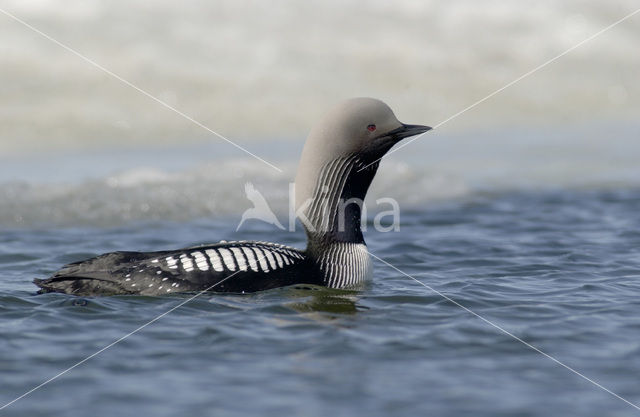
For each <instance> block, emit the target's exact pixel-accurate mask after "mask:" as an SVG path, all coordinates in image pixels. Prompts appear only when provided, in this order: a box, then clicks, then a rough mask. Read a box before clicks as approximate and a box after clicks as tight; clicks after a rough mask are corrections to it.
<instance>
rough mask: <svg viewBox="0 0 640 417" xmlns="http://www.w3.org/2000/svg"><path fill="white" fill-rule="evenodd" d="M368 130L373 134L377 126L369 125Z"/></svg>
mask: <svg viewBox="0 0 640 417" xmlns="http://www.w3.org/2000/svg"><path fill="white" fill-rule="evenodd" d="M367 130H368V131H369V132H373V131H374V130H376V125H369V126H367Z"/></svg>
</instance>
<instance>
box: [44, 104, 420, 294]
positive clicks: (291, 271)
mask: <svg viewBox="0 0 640 417" xmlns="http://www.w3.org/2000/svg"><path fill="white" fill-rule="evenodd" d="M430 129H431V128H430V127H428V126H421V125H407V124H403V123H401V122H399V121H398V119H396V116H395V115H394V113H393V111H392V110H391V109H390V108H389V106H387V105H386V104H385V103H384V102H382V101H380V100H377V99H373V98H353V99H349V100H345V101H343V102H342V103H339V104H338V105H337V106H335V107H334V108H333V109H332V110H330V111H329V112H328V113H327V114H326V115H325V116H324V118H322V120H321V121H320V123H318V124H317V125H316V126H315V127H314V128H313V129H312V130H311V133H310V134H309V137H308V138H307V141H306V143H305V145H304V148H303V151H302V156H301V159H300V162H299V166H298V171H297V174H296V179H295V200H296V204H295V208H296V215H297V216H298V219H299V220H300V221H301V223H302V224H303V226H304V229H305V231H306V234H307V248H306V250H299V249H296V248H293V247H289V246H285V245H280V244H276V243H268V242H253V241H232V242H226V241H221V242H220V243H217V244H210V245H202V246H194V247H189V248H185V249H180V250H168V251H157V252H112V253H107V254H103V255H100V256H97V257H95V258H91V259H88V260H85V261H80V262H75V263H71V264H68V265H66V266H63V267H62V269H60V270H59V271H57V272H55V273H54V274H53V275H52V276H51V277H50V278H47V279H35V280H34V283H35V284H36V285H37V286H39V287H40V291H39V292H40V293H45V292H61V293H66V294H74V295H80V296H94V295H115V294H140V295H165V294H168V293H176V292H195V291H215V292H233V293H243V292H255V291H262V290H268V289H272V288H278V287H285V286H290V285H295V284H310V285H319V286H326V287H330V288H345V289H349V288H358V287H360V286H361V285H362V284H363V283H364V282H365V281H366V280H368V279H370V278H371V275H372V266H371V259H370V256H369V252H368V251H367V247H366V245H365V241H364V238H363V236H362V231H361V229H360V222H361V215H362V213H361V203H362V201H363V200H364V198H365V195H366V193H367V190H368V188H369V185H370V184H371V181H372V180H373V178H374V176H375V174H376V172H377V170H378V165H379V163H380V158H382V156H384V155H385V153H387V152H388V151H389V150H390V149H391V148H392V147H393V146H394V145H395V144H396V143H398V142H399V141H400V140H402V139H404V138H407V137H409V136H414V135H417V134H421V133H424V132H426V131H428V130H430Z"/></svg>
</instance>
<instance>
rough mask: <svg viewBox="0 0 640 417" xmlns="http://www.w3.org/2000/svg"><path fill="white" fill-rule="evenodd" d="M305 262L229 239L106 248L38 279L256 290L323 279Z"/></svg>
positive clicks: (292, 252)
mask: <svg viewBox="0 0 640 417" xmlns="http://www.w3.org/2000/svg"><path fill="white" fill-rule="evenodd" d="M306 264H308V261H307V259H306V257H305V255H304V253H303V252H301V251H299V250H297V249H295V248H291V247H287V246H283V245H276V244H270V243H263V242H229V243H219V244H215V245H208V246H198V247H192V248H186V249H182V250H177V251H163V252H148V253H142V252H113V253H108V254H105V255H101V256H98V257H96V258H92V259H89V260H86V261H82V262H76V263H73V264H69V265H67V266H65V267H63V268H62V269H61V270H59V271H58V272H56V273H55V274H54V275H53V276H51V278H48V279H44V280H36V281H34V282H35V283H36V285H38V286H39V287H41V288H42V291H43V292H50V291H53V292H64V293H68V294H76V295H107V294H142V295H160V294H167V293H173V292H185V291H202V290H210V291H218V292H253V291H260V290H265V289H269V288H276V287H282V286H286V285H292V284H296V283H303V282H304V283H308V284H317V285H322V281H321V278H319V275H317V276H316V274H315V273H313V271H314V270H313V269H312V270H311V271H312V272H311V273H307V275H308V276H307V277H305V276H304V274H301V271H302V270H303V269H301V267H302V266H303V265H306ZM304 270H306V269H304Z"/></svg>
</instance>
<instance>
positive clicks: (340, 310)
mask: <svg viewBox="0 0 640 417" xmlns="http://www.w3.org/2000/svg"><path fill="white" fill-rule="evenodd" d="M359 295H360V292H358V291H352V290H337V289H332V288H326V287H320V286H316V285H295V286H292V287H288V288H286V289H285V296H287V297H290V298H294V299H296V301H295V302H292V303H288V304H286V306H287V307H289V308H291V309H293V310H295V311H297V312H299V313H332V314H355V313H356V312H357V311H358V309H363V308H365V307H363V306H359V305H357V302H358V299H359ZM318 317H321V318H322V319H325V320H326V319H327V318H329V319H335V318H336V317H331V316H327V315H326V314H321V315H318Z"/></svg>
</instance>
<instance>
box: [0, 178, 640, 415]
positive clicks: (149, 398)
mask: <svg viewBox="0 0 640 417" xmlns="http://www.w3.org/2000/svg"><path fill="white" fill-rule="evenodd" d="M638 207H640V189H638V188H635V187H617V188H616V187H613V188H612V187H609V188H601V189H598V188H591V189H571V190H570V189H560V188H558V189H555V190H553V189H547V190H538V191H533V190H530V191H520V192H510V191H504V192H492V193H482V192H476V193H471V194H470V195H467V196H466V197H464V198H459V199H451V200H448V201H445V202H442V203H439V204H433V205H429V206H426V207H425V208H423V209H420V210H418V209H412V210H409V211H405V212H403V213H402V225H401V230H400V231H399V232H395V233H380V232H376V231H375V230H373V228H370V230H369V231H368V232H367V236H366V238H367V242H368V244H369V247H370V250H371V252H372V253H374V254H376V255H377V256H379V257H381V258H382V259H384V260H385V261H387V262H389V263H391V264H393V265H394V266H396V267H397V268H398V269H400V270H402V271H403V272H405V273H407V274H409V275H411V276H413V277H414V278H416V279H418V280H420V281H421V282H423V283H424V284H426V285H428V286H430V287H432V288H434V289H436V290H437V291H440V292H442V293H443V294H445V295H446V296H448V297H450V298H451V299H453V300H455V301H456V302H457V303H460V304H461V305H463V306H465V307H467V308H468V309H470V310H472V311H473V312H475V313H477V314H479V315H481V316H482V317H484V318H485V319H486V320H489V321H491V322H492V323H494V324H495V325H496V326H500V327H502V328H504V329H505V330H507V331H509V332H511V333H513V334H514V335H515V336H517V337H519V338H521V339H522V340H524V341H526V342H527V343H529V344H531V345H533V346H535V347H536V348H538V349H540V350H542V351H544V352H545V353H547V354H549V355H551V356H553V357H554V358H556V359H557V360H559V361H561V362H562V363H564V364H566V365H567V366H569V367H571V368H573V369H575V370H576V371H578V372H580V373H582V374H583V375H585V376H586V377H588V378H591V379H592V380H594V381H597V382H598V383H599V384H601V385H602V386H604V387H606V388H608V389H610V390H611V391H613V392H615V393H616V394H618V395H620V396H622V397H624V398H625V399H627V400H629V401H631V402H633V403H635V404H640V388H639V387H640V384H638V375H640V336H639V334H640V332H639V330H640V315H639V314H638V312H639V311H640V299H639V298H638V294H640V251H639V250H638V249H639V248H640V212H639V211H638ZM236 221H237V219H235V218H234V219H232V220H228V219H225V218H217V219H215V220H210V219H200V220H191V221H186V222H166V221H158V222H133V223H128V224H123V225H120V226H115V227H107V228H98V227H90V226H86V227H84V226H83V227H75V228H74V227H59V228H37V229H36V228H34V227H31V228H29V227H23V228H5V230H3V232H2V234H0V266H1V268H2V277H1V279H0V294H1V295H0V317H1V320H0V335H1V337H0V352H2V355H1V357H0V375H1V385H0V386H1V388H0V401H1V402H2V404H5V403H7V402H9V401H11V400H13V399H14V398H16V397H18V396H19V395H21V394H23V393H24V392H26V391H28V390H30V389H32V388H33V387H35V386H37V385H39V384H41V383H42V382H44V381H46V380H47V379H49V378H51V377H53V376H55V375H56V374H58V373H59V372H61V371H63V370H64V369H66V368H68V367H70V366H72V365H74V364H75V363H77V362H78V361H80V360H82V359H84V358H86V357H87V356H89V355H91V354H93V353H95V352H96V351H98V350H100V349H102V348H103V347H105V346H107V345H109V344H110V343H112V342H114V341H116V340H117V339H119V338H121V337H123V336H125V335H126V334H127V333H129V332H132V331H134V330H135V329H137V328H138V327H140V326H142V325H144V324H145V323H147V322H149V321H150V320H152V319H154V318H155V317H157V316H159V315H161V314H162V313H165V312H167V311H168V310H170V309H172V308H173V307H175V306H177V305H178V304H180V303H182V302H184V301H186V300H187V299H188V298H189V297H190V296H189V295H174V296H167V297H138V296H117V297H105V298H77V297H72V296H67V295H61V294H46V295H35V290H36V287H35V286H34V285H32V284H31V283H30V280H31V279H32V278H33V277H44V276H46V275H47V274H48V273H50V272H51V271H53V270H54V269H56V268H58V267H59V266H60V265H61V264H63V263H66V262H70V261H74V260H77V259H83V258H86V257H89V256H93V255H96V254H99V253H102V252H106V251H113V250H118V249H138V250H154V249H162V248H175V247H179V246H183V245H190V244H194V243H202V242H208V241H215V240H218V239H220V238H228V237H238V238H242V239H244V238H246V239H260V240H273V241H278V242H283V243H288V244H292V245H295V246H298V247H303V246H304V236H303V233H302V232H296V233H290V232H283V231H274V230H272V229H270V228H268V227H267V226H266V225H261V224H249V225H248V227H247V228H246V229H245V228H243V229H241V230H240V231H239V232H237V233H236V232H235V222H236ZM87 414H93V415H121V416H140V415H154V416H173V415H215V416H244V415H261V416H282V415H301V416H326V415H337V416H343V415H344V416H347V415H349V416H350V415H368V416H416V415H438V416H464V415H469V416H471V415H473V416H549V415H566V416H603V415H607V416H629V415H637V414H640V411H638V410H637V409H634V408H633V407H632V406H630V405H628V404H626V403H624V402H623V401H621V400H620V399H618V398H615V397H614V396H612V395H611V394H609V393H607V392H605V391H603V390H602V389H601V388H599V387H597V386H595V385H594V384H592V383H590V382H588V381H586V380H585V379H583V378H581V377H579V376H578V375H576V374H575V373H572V372H571V371H569V370H568V369H566V368H564V367H562V366H560V365H559V364H557V363H555V362H553V361H551V360H550V359H548V358H547V357H545V356H543V355H542V354H540V353H538V352H536V351H534V350H532V349H531V348H529V347H527V346H525V345H524V344H523V343H520V342H518V341H517V340H514V338H512V337H510V336H508V335H506V334H505V333H503V332H501V331H499V330H498V329H496V328H495V327H492V326H490V325H489V324H487V323H486V322H484V321H482V320H480V319H478V318H477V317H475V316H473V315H472V314H470V313H469V312H467V311H465V310H464V309H462V308H461V307H460V306H458V305H455V304H453V303H451V302H449V301H447V300H445V299H444V298H443V297H442V296H440V295H438V294H436V293H434V292H432V291H430V290H429V289H428V288H425V287H424V286H421V285H419V284H418V283H416V282H415V281H413V280H412V279H410V278H408V277H406V276H404V275H403V274H401V273H399V272H398V271H396V270H394V269H392V268H390V267H388V266H386V265H385V264H383V263H381V262H378V261H376V262H375V277H374V280H373V282H372V283H371V284H370V285H369V287H368V288H366V289H365V290H363V291H361V292H357V293H354V292H344V291H335V290H331V291H330V290H326V289H305V288H286V289H279V290H273V291H268V292H263V293H257V294H251V295H214V294H212V295H202V296H200V297H197V298H196V299H193V300H191V301H189V302H187V303H186V304H184V305H183V306H181V307H179V308H177V309H176V310H174V311H172V312H171V313H169V314H167V315H165V316H163V317H162V318H160V319H159V320H157V321H155V322H153V323H152V324H150V325H149V326H147V327H145V328H143V329H141V330H139V331H138V332H136V333H135V334H133V335H131V336H130V337H128V338H126V339H125V340H123V341H121V342H120V343H118V344H116V345H114V346H112V347H110V348H109V349H107V350H105V351H104V352H102V353H100V354H98V355H96V356H95V357H93V358H91V359H89V360H88V361H86V362H85V363H83V364H81V365H79V366H78V367H76V368H74V369H72V370H71V371H69V372H68V373H66V374H64V375H62V376H60V377H59V378H58V379H56V380H54V381H52V382H51V383H49V384H47V385H45V386H43V387H42V388H40V389H38V390H37V391H35V392H33V393H31V394H30V395H28V396H26V397H24V398H22V399H21V400H19V401H17V402H15V403H14V404H12V405H10V406H8V407H6V408H5V409H3V410H1V411H0V415H6V416H27V415H28V416H45V415H46V416H50V415H66V416H84V415H87Z"/></svg>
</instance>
